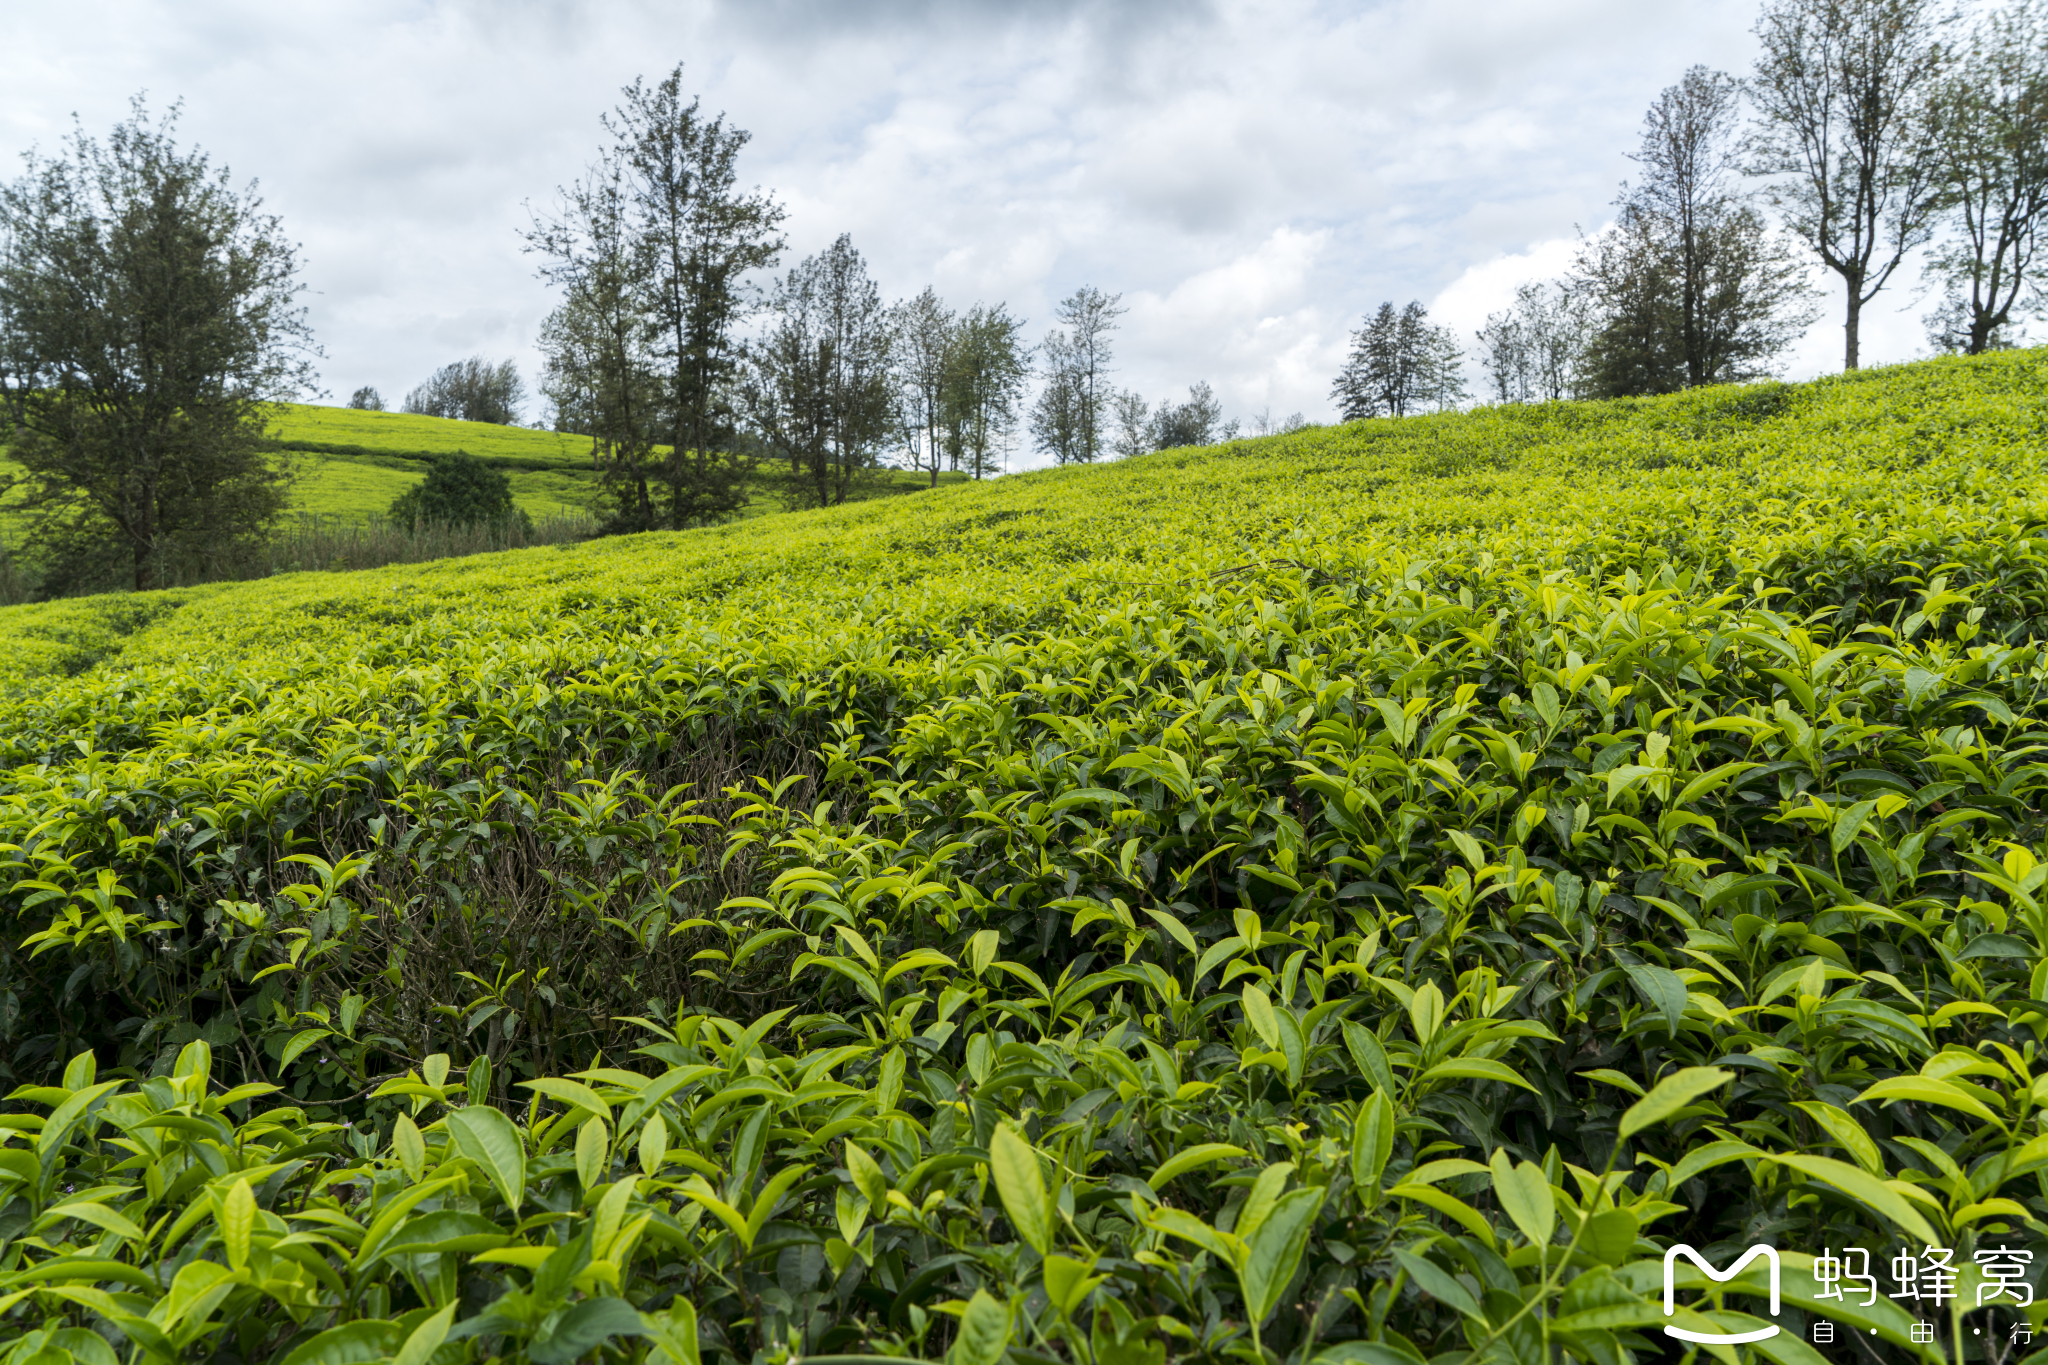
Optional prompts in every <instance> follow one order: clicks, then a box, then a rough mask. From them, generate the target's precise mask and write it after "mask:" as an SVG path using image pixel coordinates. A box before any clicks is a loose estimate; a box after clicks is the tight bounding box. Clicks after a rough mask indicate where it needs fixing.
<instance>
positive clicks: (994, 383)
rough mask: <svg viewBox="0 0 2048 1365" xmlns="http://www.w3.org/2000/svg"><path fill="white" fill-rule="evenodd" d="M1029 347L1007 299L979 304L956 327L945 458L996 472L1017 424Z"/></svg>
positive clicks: (978, 474)
mask: <svg viewBox="0 0 2048 1365" xmlns="http://www.w3.org/2000/svg"><path fill="white" fill-rule="evenodd" d="M1030 376H1031V348H1030V347H1029V346H1026V345H1025V344H1024V324H1023V323H1022V322H1021V321H1019V320H1018V319H1016V318H1014V317H1012V316H1010V313H1009V310H1008V308H1007V307H1006V306H1005V305H1003V304H1000V303H998V304H996V305H994V306H993V307H990V306H988V305H985V304H979V303H977V304H975V305H974V306H973V307H972V308H970V309H968V310H967V313H966V315H965V316H963V317H962V318H960V320H959V322H958V324H957V325H956V326H955V327H954V328H953V333H952V344H951V346H950V348H949V349H948V351H947V354H946V383H945V389H944V392H943V396H942V403H941V417H942V419H943V421H944V426H945V436H944V439H945V443H946V453H947V459H948V460H949V461H950V462H951V465H952V468H953V469H954V470H956V471H957V470H961V469H964V470H966V471H967V472H968V473H969V474H972V475H973V476H974V477H975V478H977V479H979V478H983V477H985V476H987V475H989V474H994V473H997V472H998V463H997V461H998V457H999V456H1000V455H1001V454H1002V453H1003V452H1004V451H1006V450H1008V448H1009V443H1010V438H1011V435H1012V433H1014V432H1015V431H1016V429H1017V418H1018V414H1019V409H1020V405H1021V404H1022V402H1023V399H1024V384H1025V381H1026V380H1027V379H1029V378H1030Z"/></svg>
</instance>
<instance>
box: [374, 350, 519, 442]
mask: <svg viewBox="0 0 2048 1365" xmlns="http://www.w3.org/2000/svg"><path fill="white" fill-rule="evenodd" d="M525 401H526V381H525V380H523V379H521V378H520V377H519V367H518V366H517V365H514V364H513V363H512V362H511V361H509V360H502V361H500V362H498V363H497V364H495V365H493V364H491V363H490V362H489V361H488V360H485V359H484V358H483V357H482V356H471V357H470V358H469V359H467V360H458V361H456V362H455V363H454V364H452V365H443V366H442V367H441V368H440V369H438V370H436V371H434V373H433V374H432V375H431V376H429V377H428V379H427V382H426V383H424V384H422V385H420V386H419V387H418V388H416V389H414V390H413V391H412V392H411V393H408V394H407V395H406V396H405V403H404V405H403V406H402V407H401V408H400V409H399V410H400V411H401V412H414V413H419V414H421V415H423V416H426V417H452V418H455V419H456V420H457V421H462V422H492V423H495V424H497V425H498V426H506V427H509V426H513V425H516V424H517V423H518V421H519V407H520V405H521V404H522V403H524V402H525Z"/></svg>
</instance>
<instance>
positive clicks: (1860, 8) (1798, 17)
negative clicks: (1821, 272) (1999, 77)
mask: <svg viewBox="0 0 2048 1365" xmlns="http://www.w3.org/2000/svg"><path fill="white" fill-rule="evenodd" d="M1942 4H1943V0H1768V3H1767V4H1766V6H1765V8H1764V13H1763V17H1762V18H1761V19H1760V20H1758V22H1757V28H1756V33H1757V37H1758V38H1759V39H1761V40H1762V44H1763V53H1762V55H1761V56H1759V57H1758V58H1757V63H1756V69H1755V73H1754V75H1753V76H1752V78H1751V80H1750V82H1749V86H1748V88H1749V91H1750V93H1751V97H1752V98H1753V100H1754V101H1755V104H1756V106H1757V111H1758V113H1759V115H1760V122H1759V124H1758V126H1757V128H1756V130H1755V131H1754V132H1753V134H1752V136H1751V138H1750V140H1749V143H1748V147H1747V151H1748V166H1747V169H1748V170H1749V172H1750V173H1751V174H1753V175H1761V176H1768V177H1771V180H1770V188H1769V191H1768V192H1769V195H1770V198H1771V201H1772V203H1773V204H1775V205H1776V206H1777V208H1778V209H1779V211H1780V212H1781V213H1782V214H1783V216H1784V219H1785V223H1786V225H1787V226H1788V227H1789V228H1790V229H1791V230H1792V231H1793V232H1794V233H1795V234H1796V235H1797V236H1799V237H1801V238H1803V239H1804V240H1805V242H1806V244H1807V245H1808V246H1809V247H1811V248H1812V249H1813V251H1814V253H1815V254H1816V255H1818V256H1819V257H1820V259H1821V261H1822V263H1823V264H1825V265H1826V266H1827V268H1828V269H1830V270H1832V271H1834V272H1835V273H1836V274H1837V275H1840V276H1841V277H1842V283H1843V285H1844V287H1845V289H1846V292H1847V297H1848V301H1847V315H1846V317H1845V319H1844V321H1843V324H1842V331H1843V367H1844V368H1845V369H1850V370H1853V369H1855V368H1857V366H1858V365H1859V364H1860V363H1861V361H1860V351H1859V344H1860V341H1859V339H1860V332H1861V321H1862V316H1863V308H1864V306H1865V305H1866V304H1868V303H1869V302H1870V301H1871V300H1872V299H1873V298H1875V297H1876V296H1877V294H1878V293H1879V291H1881V290H1882V289H1883V288H1884V287H1885V285H1886V284H1887V283H1889V282H1890V280H1891V277H1892V273H1893V272H1894V271H1896V270H1897V269H1898V268H1899V264H1900V262H1902V261H1903V260H1904V259H1905V257H1906V253H1908V252H1909V251H1912V250H1913V249H1914V248H1915V247H1918V246H1920V245H1922V244H1923V243H1925V242H1926V241H1927V240H1928V238H1929V236H1930V235H1931V233H1932V230H1933V223H1934V218H1935V213H1936V210H1937V209H1938V207H1939V204H1940V201H1941V188H1942V187H1941V184H1940V178H1939V176H1938V174H1937V161H1936V158H1935V156H1934V145H1933V141H1932V139H1931V138H1930V137H1929V135H1928V120H1927V106H1928V103H1929V100H1930V99H1931V97H1932V96H1933V95H1934V94H1935V91H1936V85H1937V82H1938V81H1939V79H1940V77H1941V75H1942V71H1943V68H1944V64H1945V57H1944V52H1943V49H1942V46H1941V44H1940V42H1939V41H1938V35H1939V30H1940V28H1941V27H1942V25H1943V23H1944V22H1945V20H1946V14H1945V11H1944V10H1943V9H1942V7H1941V6H1942Z"/></svg>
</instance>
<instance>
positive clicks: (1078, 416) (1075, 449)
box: [1031, 285, 1125, 464]
mask: <svg viewBox="0 0 2048 1365" xmlns="http://www.w3.org/2000/svg"><path fill="white" fill-rule="evenodd" d="M1122 299H1123V295H1121V294H1105V293H1103V292H1102V291H1101V290H1099V289H1096V288H1094V287H1093V286H1090V285H1084V286H1082V287H1081V288H1079V289H1076V290H1075V291H1074V292H1073V293H1072V294H1070V295H1069V296H1067V297H1066V298H1065V299H1063V300H1061V302H1060V305H1059V309H1058V312H1057V317H1058V318H1059V321H1060V322H1061V323H1062V324H1063V326H1064V328H1065V330H1060V329H1059V328H1055V329H1054V330H1053V331H1052V332H1051V333H1049V334H1048V335H1047V336H1046V339H1045V345H1044V347H1043V351H1044V354H1045V360H1046V380H1045V388H1044V389H1043V390H1042V391H1041V392H1040V394H1039V399H1038V404H1037V406H1036V407H1034V408H1033V410H1032V415H1031V431H1032V435H1033V436H1034V437H1036V438H1037V441H1038V448H1039V449H1040V450H1043V451H1045V452H1046V453H1048V454H1050V455H1051V456H1052V457H1053V459H1054V460H1055V461H1056V462H1058V463H1060V464H1092V463H1093V462H1094V461H1096V460H1098V459H1100V458H1102V454H1103V452H1104V451H1105V450H1107V449H1108V447H1109V442H1108V440H1107V435H1108V433H1107V431H1106V430H1105V427H1106V423H1105V422H1104V420H1103V418H1104V417H1105V416H1106V415H1107V412H1108V409H1109V403H1110V398H1111V394H1110V391H1109V388H1108V376H1109V375H1110V373H1111V372H1112V371H1111V370H1110V362H1111V361H1112V360H1113V359H1115V352H1114V350H1113V348H1112V347H1111V345H1110V341H1109V334H1110V333H1111V332H1113V331H1115V330H1116V320H1117V319H1118V318H1119V317H1121V316H1123V314H1124V312H1125V309H1124V308H1123V307H1122V306H1121V302H1122Z"/></svg>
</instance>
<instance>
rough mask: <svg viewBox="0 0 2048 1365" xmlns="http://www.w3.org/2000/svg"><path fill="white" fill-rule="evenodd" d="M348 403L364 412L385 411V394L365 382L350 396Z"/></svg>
mask: <svg viewBox="0 0 2048 1365" xmlns="http://www.w3.org/2000/svg"><path fill="white" fill-rule="evenodd" d="M348 405H349V406H350V407H352V408H355V409H357V410H359V411H362V412H382V411H384V395H383V394H381V393H378V392H377V390H376V389H374V388H372V387H371V386H370V385H368V384H365V385H364V386H363V387H362V388H360V389H357V390H356V391H355V392H354V393H352V394H350V395H349V396H348Z"/></svg>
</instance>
